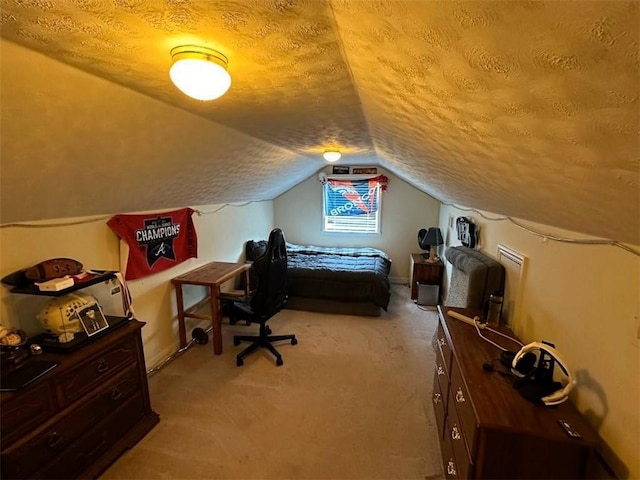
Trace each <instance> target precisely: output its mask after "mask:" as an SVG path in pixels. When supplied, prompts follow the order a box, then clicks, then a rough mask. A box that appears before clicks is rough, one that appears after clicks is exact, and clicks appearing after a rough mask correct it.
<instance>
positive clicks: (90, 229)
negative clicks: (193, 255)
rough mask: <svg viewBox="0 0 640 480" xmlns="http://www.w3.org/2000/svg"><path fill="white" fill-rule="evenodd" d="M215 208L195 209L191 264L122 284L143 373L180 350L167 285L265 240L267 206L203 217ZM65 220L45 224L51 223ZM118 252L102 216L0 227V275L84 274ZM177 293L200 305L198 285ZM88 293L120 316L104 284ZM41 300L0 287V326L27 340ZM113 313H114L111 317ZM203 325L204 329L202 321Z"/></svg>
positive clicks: (105, 265)
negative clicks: (52, 261)
mask: <svg viewBox="0 0 640 480" xmlns="http://www.w3.org/2000/svg"><path fill="white" fill-rule="evenodd" d="M220 207H222V205H207V206H199V207H194V208H195V209H197V210H199V211H201V212H203V213H205V214H203V215H201V216H198V215H196V214H194V216H193V219H194V223H195V226H196V232H197V235H198V258H197V259H189V260H187V261H186V262H184V263H181V264H180V265H178V266H176V267H174V268H171V269H169V270H166V271H164V272H161V273H157V274H155V275H151V276H149V277H145V278H142V279H138V280H133V281H130V282H128V286H129V289H130V291H131V294H132V296H133V299H134V303H133V307H134V310H135V313H136V317H137V318H138V319H140V320H142V321H145V322H147V325H146V326H145V328H143V330H142V334H143V341H144V346H145V357H146V361H147V367H148V368H150V367H152V366H154V365H156V364H157V363H158V362H159V361H161V360H162V359H164V358H165V357H166V356H167V355H169V354H171V353H173V352H174V351H175V350H176V349H177V348H178V346H179V345H178V333H177V332H178V324H177V310H176V301H175V293H174V289H173V287H172V286H171V283H170V279H171V278H173V277H175V276H178V275H180V274H181V273H184V272H186V271H188V270H191V269H193V268H195V267H197V266H199V265H202V264H204V263H207V262H210V261H214V260H221V261H228V262H235V261H239V260H241V259H243V246H244V242H245V241H246V240H247V239H249V238H258V237H266V236H267V235H268V234H269V231H270V230H271V228H272V225H273V202H258V203H250V204H248V205H246V206H242V207H236V206H232V205H229V206H226V207H224V208H222V209H221V210H219V211H217V212H215V213H208V212H214V211H215V210H217V209H219V208H220ZM74 220H76V219H74ZM77 220H90V219H77ZM68 221H69V219H64V220H60V221H52V222H48V223H50V224H53V225H55V224H57V223H63V222H68ZM119 249H120V247H119V241H118V237H117V236H116V235H115V234H114V233H113V231H112V230H111V229H110V228H109V227H107V225H106V219H102V218H99V219H97V220H96V221H93V222H90V223H84V224H81V225H77V226H67V227H58V226H50V227H46V228H22V227H8V228H3V229H0V276H5V275H7V274H9V273H11V272H13V271H15V270H18V269H21V268H25V267H29V266H31V265H33V264H35V263H37V262H39V261H41V260H45V259H47V258H53V257H71V258H75V259H77V260H79V261H80V262H81V263H82V264H83V265H84V266H85V268H95V269H106V270H118V269H119V265H120V255H119ZM184 291H185V304H187V305H191V304H193V303H195V302H196V301H198V300H200V299H201V298H203V296H204V294H205V292H204V289H202V288H201V287H185V290H184ZM90 293H92V294H94V295H95V296H96V297H97V298H98V300H99V301H100V302H101V304H104V306H105V308H106V309H107V312H106V313H107V314H109V313H113V314H118V315H122V310H121V306H120V303H119V302H120V298H119V296H117V297H116V298H111V296H110V290H109V288H107V286H105V285H104V284H103V285H101V286H99V287H92V288H91V291H90ZM48 300H49V299H48V298H47V297H40V296H31V295H18V294H11V293H9V292H8V289H7V288H6V286H4V285H3V286H2V287H1V288H0V317H1V318H2V323H3V324H8V325H12V326H13V327H14V328H17V327H23V328H25V329H26V330H28V331H30V332H29V333H31V334H33V333H38V331H39V330H40V326H39V325H38V323H37V321H36V320H35V315H36V313H37V312H38V310H39V309H40V307H41V306H43V305H44V303H45V302H46V301H48ZM117 309H120V310H119V312H117V311H115V310H117ZM109 310H111V311H109ZM198 324H199V322H198V321H197V320H190V321H189V322H188V323H187V339H188V340H189V339H190V338H191V336H190V332H191V330H192V329H193V328H194V327H195V326H197V325H198ZM203 326H204V327H206V322H205V324H204V325H203ZM209 347H210V346H207V348H209Z"/></svg>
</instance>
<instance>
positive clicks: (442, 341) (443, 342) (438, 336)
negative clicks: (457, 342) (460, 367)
mask: <svg viewBox="0 0 640 480" xmlns="http://www.w3.org/2000/svg"><path fill="white" fill-rule="evenodd" d="M434 339H435V343H436V344H437V346H438V348H439V349H440V352H441V354H442V359H443V361H444V365H445V367H446V369H447V371H449V368H450V366H451V356H452V354H451V345H449V341H448V340H447V337H446V335H445V334H444V329H443V328H442V324H440V323H438V330H437V331H436V333H435V336H434ZM436 352H437V349H436Z"/></svg>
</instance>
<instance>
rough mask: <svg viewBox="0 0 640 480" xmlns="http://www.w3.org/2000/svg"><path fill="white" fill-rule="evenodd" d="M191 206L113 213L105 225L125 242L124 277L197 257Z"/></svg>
mask: <svg viewBox="0 0 640 480" xmlns="http://www.w3.org/2000/svg"><path fill="white" fill-rule="evenodd" d="M193 212H194V210H192V209H191V208H182V209H180V210H174V211H172V212H164V213H148V214H144V215H116V216H114V217H111V219H109V221H108V222H107V225H109V227H111V229H112V230H113V231H114V232H115V233H116V234H117V235H118V236H119V237H120V238H121V239H122V240H124V241H125V242H126V243H127V245H129V257H128V258H127V271H126V274H125V279H126V280H135V279H136V278H142V277H146V276H148V275H151V274H154V273H158V272H162V271H163V270H167V269H168V268H171V267H174V266H176V265H178V264H179V263H182V262H184V261H185V260H187V259H189V258H197V257H198V238H197V236H196V229H195V226H194V225H193V220H192V218H191V216H192V215H193Z"/></svg>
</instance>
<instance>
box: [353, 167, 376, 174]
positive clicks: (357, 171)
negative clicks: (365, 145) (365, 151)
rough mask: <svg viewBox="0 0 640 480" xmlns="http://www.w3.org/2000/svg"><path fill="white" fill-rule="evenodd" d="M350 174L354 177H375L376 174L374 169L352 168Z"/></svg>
mask: <svg viewBox="0 0 640 480" xmlns="http://www.w3.org/2000/svg"><path fill="white" fill-rule="evenodd" d="M352 173H353V174H354V175H375V174H377V173H378V169H377V168H376V167H353V170H352Z"/></svg>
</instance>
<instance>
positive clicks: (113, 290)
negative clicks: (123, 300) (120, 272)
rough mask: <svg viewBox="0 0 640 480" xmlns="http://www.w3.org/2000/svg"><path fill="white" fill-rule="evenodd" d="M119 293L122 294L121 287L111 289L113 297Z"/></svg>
mask: <svg viewBox="0 0 640 480" xmlns="http://www.w3.org/2000/svg"><path fill="white" fill-rule="evenodd" d="M119 293H120V287H119V286H118V287H113V288H112V289H111V295H117V294H119Z"/></svg>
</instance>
